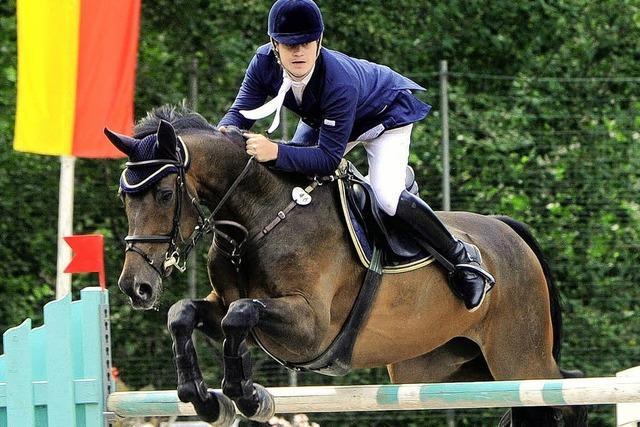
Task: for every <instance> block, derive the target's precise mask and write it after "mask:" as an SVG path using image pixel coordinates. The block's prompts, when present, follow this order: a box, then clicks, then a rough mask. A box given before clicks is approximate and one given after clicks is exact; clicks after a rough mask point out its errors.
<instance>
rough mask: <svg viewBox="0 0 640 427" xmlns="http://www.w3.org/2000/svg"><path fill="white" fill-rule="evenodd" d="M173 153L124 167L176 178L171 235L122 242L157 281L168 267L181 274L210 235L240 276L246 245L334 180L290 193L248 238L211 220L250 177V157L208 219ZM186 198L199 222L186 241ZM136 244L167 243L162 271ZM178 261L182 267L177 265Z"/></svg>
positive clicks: (130, 237) (315, 182)
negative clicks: (169, 169) (168, 169)
mask: <svg viewBox="0 0 640 427" xmlns="http://www.w3.org/2000/svg"><path fill="white" fill-rule="evenodd" d="M178 139H180V141H181V143H182V147H183V148H184V150H186V149H187V148H186V145H185V144H184V142H182V140H181V138H180V137H178ZM176 153H177V157H178V160H168V159H167V160H165V159H155V160H144V161H139V162H127V163H126V164H125V166H126V167H128V168H129V167H133V168H135V167H141V166H154V165H161V166H163V167H165V166H174V167H175V168H176V169H177V174H178V177H177V178H176V207H175V210H174V215H173V225H172V229H171V233H170V234H160V235H156V234H150V235H138V234H136V235H128V236H126V237H125V239H124V240H125V242H126V248H125V252H128V251H132V252H135V253H137V254H138V255H140V256H141V257H142V258H143V259H144V260H145V261H146V262H147V263H148V264H149V265H150V266H151V267H152V268H153V269H154V270H155V271H156V272H157V273H158V274H159V275H160V277H163V278H165V277H168V273H167V271H168V269H169V267H172V266H175V267H176V268H177V269H178V270H179V271H180V272H184V271H185V269H186V263H187V258H188V256H189V253H190V252H191V250H192V249H193V248H194V247H195V246H196V245H197V243H198V241H199V240H200V239H201V238H202V237H203V236H204V235H205V234H208V233H213V236H214V239H213V244H214V245H215V246H216V248H217V249H218V250H219V251H220V253H221V254H222V255H223V256H224V257H226V258H228V259H229V260H230V261H231V263H232V264H233V265H234V267H235V269H236V272H238V273H239V271H240V264H241V263H242V256H243V255H244V253H245V251H246V247H247V246H248V245H255V244H256V243H258V242H259V241H260V240H261V239H263V238H264V237H265V236H266V235H267V234H269V233H270V232H271V231H272V230H273V229H274V228H275V227H276V226H277V225H278V224H279V223H280V222H282V221H283V220H284V219H285V218H286V216H287V215H288V214H289V212H291V210H293V209H294V208H295V207H296V206H298V205H301V206H304V205H307V204H309V203H310V202H311V196H309V193H310V192H312V191H313V190H314V189H315V188H316V187H317V186H318V185H321V184H322V183H321V181H323V180H333V179H334V177H329V178H323V179H314V180H313V182H312V183H311V184H310V185H309V186H307V187H306V188H305V189H304V190H303V189H302V188H300V187H295V188H294V190H293V193H292V198H293V200H292V202H291V203H289V205H287V207H285V208H284V209H283V210H281V211H279V212H278V213H277V215H276V217H275V218H274V219H273V220H272V221H270V222H269V224H267V226H265V227H264V228H263V229H262V230H260V232H258V233H257V234H256V235H254V236H253V237H251V238H249V231H248V230H247V228H246V227H245V226H243V225H242V224H240V223H238V222H236V221H230V220H214V218H215V215H216V214H217V213H218V211H219V210H220V209H221V208H222V206H223V205H224V204H225V203H226V201H227V200H228V199H229V197H230V196H231V195H232V194H233V192H234V191H235V190H236V189H237V187H238V185H240V183H241V182H242V180H243V179H244V178H245V177H246V175H247V174H248V173H249V170H250V168H251V165H252V164H253V163H254V157H253V156H252V157H250V158H249V160H248V161H247V163H246V164H245V166H244V168H243V169H242V171H241V172H240V174H239V175H238V176H237V177H236V178H235V180H234V181H233V183H232V184H231V186H230V187H229V188H228V189H227V191H226V192H225V194H224V195H223V196H222V198H221V199H220V201H219V202H218V204H217V205H216V207H215V208H214V209H213V211H212V212H211V214H209V215H208V216H207V215H206V214H205V213H204V211H203V210H202V207H201V206H200V202H199V200H198V198H197V195H196V196H194V195H192V194H191V193H190V192H189V189H188V188H187V187H186V185H185V181H186V180H185V171H186V164H185V161H184V159H183V158H182V155H181V154H180V152H179V151H178V150H176ZM185 194H186V195H187V196H188V198H189V199H190V200H191V204H192V205H193V206H194V208H195V209H196V211H197V213H198V217H199V218H198V225H196V226H195V228H194V230H193V231H192V232H191V234H190V235H189V237H187V238H186V239H182V237H181V234H180V216H181V212H182V198H183V196H184V195H185ZM221 226H223V227H231V228H234V229H236V230H238V231H239V233H240V235H241V238H240V239H236V238H234V237H232V236H231V235H230V234H227V233H225V232H223V231H222V230H220V227H221ZM178 238H180V240H181V243H184V245H183V246H182V247H181V248H180V247H179V245H178V244H177V243H176V241H177V240H178ZM185 242H186V243H185ZM136 243H152V244H153V243H168V244H169V247H168V248H167V251H166V252H165V259H164V262H163V265H162V267H159V266H157V265H156V264H155V263H154V261H153V260H152V259H151V257H149V255H148V254H147V253H146V252H145V251H143V250H142V249H140V248H139V247H137V246H135V244H136ZM181 260H182V264H181V263H180V262H181Z"/></svg>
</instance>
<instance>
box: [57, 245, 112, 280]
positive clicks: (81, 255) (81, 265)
mask: <svg viewBox="0 0 640 427" xmlns="http://www.w3.org/2000/svg"><path fill="white" fill-rule="evenodd" d="M64 241H65V242H67V244H68V245H69V246H70V247H71V250H72V251H73V252H74V256H73V258H72V259H71V262H70V263H69V265H68V266H67V268H65V269H64V272H65V273H95V272H97V273H98V280H99V281H100V287H101V288H102V289H104V288H105V285H106V282H105V278H104V237H103V236H102V235H101V234H85V235H77V236H67V237H64Z"/></svg>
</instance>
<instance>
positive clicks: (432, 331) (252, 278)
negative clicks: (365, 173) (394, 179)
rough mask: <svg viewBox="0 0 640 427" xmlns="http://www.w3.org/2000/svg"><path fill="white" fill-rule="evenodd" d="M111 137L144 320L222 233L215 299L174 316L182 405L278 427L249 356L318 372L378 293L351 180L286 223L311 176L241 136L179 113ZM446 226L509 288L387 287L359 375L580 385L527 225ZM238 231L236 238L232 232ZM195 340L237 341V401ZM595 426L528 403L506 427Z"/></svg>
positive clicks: (211, 417)
mask: <svg viewBox="0 0 640 427" xmlns="http://www.w3.org/2000/svg"><path fill="white" fill-rule="evenodd" d="M105 133H106V135H107V137H108V138H109V140H110V141H111V143H112V144H113V145H115V147H116V148H118V149H119V150H120V151H122V152H123V153H124V154H126V155H127V156H128V157H129V162H128V163H127V169H125V171H124V172H123V175H122V177H121V181H120V195H121V197H122V199H123V201H124V207H125V212H126V216H127V219H128V224H129V229H128V233H129V234H128V236H127V237H126V238H125V240H126V243H127V246H126V252H125V259H124V264H123V267H122V272H121V275H120V278H119V280H118V286H119V288H120V289H121V290H122V291H123V292H124V293H125V294H126V295H128V296H129V298H130V302H131V304H132V306H133V307H134V308H138V309H151V308H154V307H155V306H156V305H157V303H158V298H159V296H160V295H161V293H162V286H163V280H164V279H165V278H167V277H168V276H169V275H170V274H171V273H172V271H173V270H174V267H177V268H180V269H183V268H184V266H183V265H181V264H180V258H183V259H186V255H185V253H186V251H187V250H190V249H191V248H192V247H193V246H194V244H195V241H197V240H198V239H199V237H200V236H201V235H202V234H204V233H206V232H208V231H212V232H213V234H214V238H213V242H212V244H211V247H210V248H209V252H208V274H209V281H210V284H211V286H212V290H211V292H210V293H209V294H208V295H207V296H205V297H204V298H202V299H184V300H180V301H178V302H176V303H175V304H173V306H172V307H171V308H170V309H169V313H168V328H169V331H170V333H171V337H172V342H173V344H172V350H173V353H174V358H175V362H176V363H175V364H176V369H177V390H178V396H179V398H180V399H181V400H182V401H183V402H191V403H192V404H193V406H194V408H195V410H196V412H197V413H198V415H199V416H200V418H202V419H203V420H205V421H208V422H212V423H214V425H229V424H230V423H231V422H232V421H233V418H234V416H235V409H234V404H233V403H235V405H236V406H237V408H238V410H239V411H240V412H241V413H242V414H243V415H244V416H246V417H247V418H249V419H252V420H257V421H263V422H264V421H265V420H267V419H268V418H269V417H270V416H271V415H273V413H274V408H273V406H274V405H273V399H272V397H271V396H270V395H269V393H268V391H267V390H266V389H265V388H264V387H262V386H261V385H259V384H257V383H254V382H253V381H252V377H251V369H252V364H251V356H250V353H249V351H248V348H249V346H251V345H255V344H259V345H260V347H261V348H262V349H263V350H264V351H266V352H267V354H269V355H270V356H271V357H273V358H274V359H276V360H277V361H279V362H281V363H282V364H284V365H285V366H289V367H293V366H305V363H307V362H308V361H312V360H316V359H317V358H318V357H319V356H320V355H322V354H323V352H324V351H325V349H327V348H328V347H329V346H330V345H331V343H332V341H333V340H334V339H335V338H336V336H337V335H338V334H339V332H340V330H341V328H342V326H343V324H344V323H345V321H346V319H347V318H348V314H349V313H350V310H351V309H352V305H353V304H354V300H356V298H357V295H358V293H359V290H360V288H361V286H363V285H362V281H363V278H364V277H365V275H366V269H365V268H364V267H363V266H362V264H361V263H360V262H359V259H358V257H357V256H356V254H355V251H354V248H353V245H352V244H351V243H350V241H349V235H348V231H347V227H346V225H345V220H344V217H343V214H342V212H341V210H340V200H339V197H338V195H337V190H336V184H335V182H320V181H318V180H316V183H318V184H320V185H317V186H316V187H315V189H314V191H313V193H312V197H311V196H310V197H309V199H311V200H307V201H306V203H304V204H300V205H298V206H296V207H295V209H292V210H288V211H287V213H286V215H285V214H284V212H283V210H281V209H283V208H284V207H285V206H287V205H288V204H290V203H291V193H292V189H294V188H296V187H302V188H304V187H305V186H306V185H309V183H310V178H309V177H305V176H301V175H300V174H293V173H285V172H281V171H277V170H274V168H272V167H269V165H264V164H261V163H257V162H255V161H252V160H253V159H252V158H250V157H249V156H248V155H247V154H246V152H245V147H244V138H243V136H242V134H241V133H240V132H233V131H231V132H221V131H219V130H218V129H217V128H215V127H214V126H212V125H210V124H209V123H208V122H207V121H206V120H205V119H204V118H203V117H202V116H200V115H199V114H197V113H195V112H191V111H189V110H186V109H184V108H183V109H180V108H176V107H171V106H163V107H159V108H156V109H154V110H152V111H151V112H149V113H148V114H147V116H146V117H145V118H143V119H142V120H140V121H139V122H138V123H137V125H136V127H135V129H134V136H125V135H120V134H116V133H114V132H111V131H109V130H108V129H105ZM202 206H204V207H206V208H207V209H208V210H209V211H210V212H211V215H209V216H206V215H205V214H204V213H203V208H202ZM438 215H439V217H440V218H441V219H442V220H443V221H444V223H445V224H446V225H447V227H449V229H450V230H452V232H453V233H454V234H455V235H456V236H458V237H459V238H462V239H463V240H465V241H467V242H471V243H473V244H474V245H476V246H477V247H478V248H480V250H481V252H482V256H483V262H484V264H485V266H486V267H487V268H488V270H489V271H490V272H491V274H492V275H493V276H494V277H495V279H496V285H495V287H494V288H493V290H492V291H491V292H490V293H489V294H487V297H486V299H485V301H484V302H483V304H482V305H481V306H480V308H479V309H478V310H476V311H474V312H469V311H467V310H466V309H465V307H464V304H463V303H462V301H461V300H459V299H458V298H456V297H455V296H454V295H453V293H452V292H451V290H450V289H449V287H448V284H447V276H446V272H445V271H444V270H443V269H442V268H440V266H439V265H438V264H437V263H431V264H428V265H425V266H423V267H421V268H418V269H414V270H411V271H407V272H403V273H399V274H386V275H383V276H382V278H381V281H380V284H379V289H378V291H377V295H376V296H375V298H374V299H373V300H372V301H371V306H370V309H369V314H368V316H367V317H366V319H365V320H364V321H363V322H362V325H361V328H360V330H359V331H357V336H355V335H356V334H352V335H354V340H355V341H354V343H353V346H352V348H351V349H350V354H349V357H348V358H347V360H348V367H347V368H348V369H360V368H372V367H379V366H386V368H387V371H388V374H389V377H390V381H391V382H393V383H418V382H425V383H427V382H430V383H435V382H447V381H490V380H516V379H518V380H520V379H543V378H565V377H570V376H579V375H580V373H579V371H572V372H570V371H565V370H563V369H561V368H560V366H559V357H560V346H561V340H562V318H561V307H560V300H559V294H558V290H557V288H556V286H555V284H554V282H553V278H552V275H551V270H550V267H549V265H548V263H547V261H546V260H545V258H544V255H543V253H542V250H541V249H540V247H539V245H538V244H537V243H536V240H535V239H534V237H533V236H532V234H531V233H530V232H529V231H528V229H527V227H526V226H525V225H524V224H522V223H520V222H518V221H516V220H513V219H511V218H508V217H495V216H485V215H480V214H475V213H469V212H439V213H438ZM231 220H232V221H231ZM278 223H279V224H278ZM273 224H278V225H273ZM224 225H233V226H229V227H228V228H227V229H226V232H224V231H223V228H224V227H223V226H224ZM266 229H269V230H268V231H269V232H268V234H267V233H265V230H266ZM247 236H248V237H247ZM256 236H257V237H256ZM185 247H186V248H187V250H185ZM195 330H198V331H200V332H201V333H203V334H204V335H206V336H207V337H209V338H210V339H213V340H216V341H221V340H222V341H223V350H224V357H223V365H224V378H223V380H222V393H216V392H213V391H211V390H208V389H207V385H206V384H205V383H204V381H203V379H202V374H201V372H200V368H199V366H198V360H197V355H196V352H195V349H194V345H193V342H192V335H193V333H194V331H195ZM586 417H587V412H586V409H585V407H582V406H580V407H579V406H575V407H571V406H566V407H556V408H551V407H529V408H527V407H523V408H511V409H510V410H509V411H508V412H507V413H506V414H505V416H504V417H503V419H502V421H501V424H502V425H512V426H524V425H527V426H532V425H535V426H547V425H548V426H554V425H567V426H581V425H586Z"/></svg>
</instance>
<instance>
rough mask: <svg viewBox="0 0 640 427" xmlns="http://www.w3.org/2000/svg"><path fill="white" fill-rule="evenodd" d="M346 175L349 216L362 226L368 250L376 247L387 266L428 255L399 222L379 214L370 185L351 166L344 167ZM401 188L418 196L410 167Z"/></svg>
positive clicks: (384, 213) (378, 207)
mask: <svg viewBox="0 0 640 427" xmlns="http://www.w3.org/2000/svg"><path fill="white" fill-rule="evenodd" d="M346 175H347V177H346V182H345V191H346V195H347V200H348V205H349V206H348V208H349V213H350V215H351V216H352V217H353V218H354V220H355V221H357V222H358V223H359V224H361V225H362V228H363V229H364V234H365V236H366V239H367V241H368V242H369V244H370V246H372V244H376V245H377V246H378V247H379V248H381V249H382V251H383V253H385V260H386V261H387V262H388V261H390V260H392V259H394V258H396V259H397V262H401V261H403V260H404V261H409V260H413V259H415V258H419V257H424V256H427V255H429V254H427V253H425V252H424V250H423V249H422V247H421V246H420V245H419V244H418V243H417V242H416V241H415V240H414V239H413V238H412V237H411V234H410V233H409V230H408V228H407V226H406V225H404V223H403V222H402V220H400V219H398V218H395V217H392V216H389V215H388V214H387V213H386V212H384V210H382V208H381V207H380V206H379V204H378V202H377V200H376V196H375V194H374V192H373V188H372V187H371V184H369V182H368V181H367V180H366V179H365V177H364V176H362V174H361V173H360V172H359V171H358V170H357V169H356V167H355V166H354V165H353V164H351V163H348V165H347V170H346ZM405 187H406V189H407V191H409V192H411V193H413V194H418V184H417V183H416V181H415V174H414V172H413V169H412V168H411V166H407V176H406V180H405ZM398 258H399V259H398Z"/></svg>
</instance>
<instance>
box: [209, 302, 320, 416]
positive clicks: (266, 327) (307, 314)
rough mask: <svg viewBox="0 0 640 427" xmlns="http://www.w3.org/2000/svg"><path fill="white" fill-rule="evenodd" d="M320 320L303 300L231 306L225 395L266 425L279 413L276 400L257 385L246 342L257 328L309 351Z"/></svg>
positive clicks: (314, 343) (227, 322)
mask: <svg viewBox="0 0 640 427" xmlns="http://www.w3.org/2000/svg"><path fill="white" fill-rule="evenodd" d="M315 319H317V316H315V315H314V313H313V311H312V310H311V308H310V307H309V305H308V303H307V302H306V300H305V299H304V298H302V297H300V296H289V297H282V298H273V299H271V298H269V299H248V298H245V299H240V300H237V301H235V302H233V303H232V304H231V305H230V306H229V310H228V312H227V315H226V316H225V317H224V318H223V319H222V332H223V333H224V336H225V339H224V344H223V350H224V379H223V382H222V391H223V393H224V394H225V395H227V396H229V397H230V398H231V399H233V401H234V402H235V403H236V406H237V407H238V409H239V410H240V412H242V414H243V415H244V416H246V417H247V418H250V419H251V420H254V421H260V422H266V421H268V420H269V418H271V417H272V416H273V414H274V412H275V405H274V401H273V397H272V396H271V395H270V394H269V393H268V392H267V390H266V389H265V388H264V387H262V386H261V385H259V384H254V383H253V380H252V377H251V371H252V362H251V354H250V353H249V349H248V347H247V343H246V339H247V337H248V335H249V333H250V331H251V329H253V328H258V329H260V331H261V332H263V333H264V334H266V335H268V336H270V337H272V338H279V339H280V340H282V341H284V342H288V343H291V344H292V345H291V346H292V347H293V346H294V345H293V343H295V344H296V345H299V346H300V347H301V348H304V349H306V350H308V349H313V348H315V347H317V337H319V336H321V334H320V333H318V334H317V335H316V334H314V332H319V331H318V329H317V325H316V323H317V321H316V320H315Z"/></svg>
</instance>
